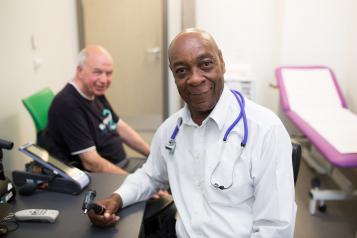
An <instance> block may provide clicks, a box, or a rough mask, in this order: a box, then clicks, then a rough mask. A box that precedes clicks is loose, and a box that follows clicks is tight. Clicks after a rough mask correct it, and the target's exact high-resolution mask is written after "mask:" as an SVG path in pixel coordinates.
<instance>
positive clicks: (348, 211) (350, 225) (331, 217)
mask: <svg viewBox="0 0 357 238" xmlns="http://www.w3.org/2000/svg"><path fill="white" fill-rule="evenodd" d="M345 172H346V173H348V174H346V176H348V178H349V179H350V180H351V181H356V182H357V171H356V170H347V171H345ZM315 175H316V173H315V172H314V171H313V170H311V169H310V168H309V167H308V166H307V164H306V163H305V162H304V161H302V163H301V167H300V171H299V177H298V182H297V185H296V190H295V191H296V203H297V206H298V210H297V217H296V226H295V236H294V237H295V238H322V237H323V238H355V237H356V238H357V236H356V231H357V200H348V201H347V200H344V201H333V202H326V205H327V211H326V213H321V212H319V211H318V210H317V212H316V214H315V215H313V216H311V215H310V214H309V195H308V191H309V190H310V181H311V179H312V178H313V177H314V176H315ZM319 178H321V183H322V184H321V187H322V188H328V189H330V188H336V186H335V185H334V183H333V182H332V181H331V179H330V178H328V177H324V176H319ZM355 186H356V183H355Z"/></svg>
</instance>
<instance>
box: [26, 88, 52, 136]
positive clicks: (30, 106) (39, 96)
mask: <svg viewBox="0 0 357 238" xmlns="http://www.w3.org/2000/svg"><path fill="white" fill-rule="evenodd" d="M53 98H54V94H53V92H52V90H51V89H49V88H44V89H42V90H40V91H38V92H36V93H35V94H33V95H31V96H29V97H27V98H24V99H22V103H23V104H24V105H25V107H26V109H27V110H28V111H29V113H30V114H31V117H32V120H33V122H34V123H35V127H36V134H37V135H36V138H37V140H38V137H39V135H40V134H41V132H42V131H43V130H44V129H45V128H46V126H47V113H48V109H49V107H50V105H51V103H52V100H53Z"/></svg>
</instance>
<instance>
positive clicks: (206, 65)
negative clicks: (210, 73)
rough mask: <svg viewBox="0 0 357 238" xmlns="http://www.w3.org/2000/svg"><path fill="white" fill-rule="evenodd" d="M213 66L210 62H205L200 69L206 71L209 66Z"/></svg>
mask: <svg viewBox="0 0 357 238" xmlns="http://www.w3.org/2000/svg"><path fill="white" fill-rule="evenodd" d="M212 65H213V62H212V61H205V62H203V63H202V64H201V67H202V68H204V69H208V68H210V67H211V66H212Z"/></svg>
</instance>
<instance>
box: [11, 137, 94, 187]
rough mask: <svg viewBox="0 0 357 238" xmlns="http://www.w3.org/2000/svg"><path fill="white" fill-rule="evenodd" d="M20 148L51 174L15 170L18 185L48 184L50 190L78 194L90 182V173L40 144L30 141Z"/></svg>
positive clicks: (14, 177)
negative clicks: (68, 163)
mask: <svg viewBox="0 0 357 238" xmlns="http://www.w3.org/2000/svg"><path fill="white" fill-rule="evenodd" d="M19 150H20V151H21V152H23V153H24V154H26V155H28V156H29V157H31V158H32V159H33V160H34V161H36V162H37V163H39V164H40V165H41V166H43V167H44V168H45V169H47V170H48V171H50V172H51V174H41V173H34V172H32V171H30V172H27V171H26V172H25V171H13V174H12V175H13V179H14V182H15V184H16V185H18V186H21V185H24V184H25V183H29V184H35V185H38V184H46V189H48V190H52V191H57V192H63V193H70V194H78V193H80V192H81V191H82V190H83V189H84V188H86V187H87V186H88V185H89V183H90V177H89V175H88V174H86V173H85V172H83V171H82V170H80V169H78V168H76V167H72V166H69V165H66V164H64V163H63V162H61V161H60V160H58V159H56V158H55V157H53V156H51V155H50V154H49V153H48V152H47V151H46V150H45V149H43V148H41V147H39V146H38V145H35V144H32V143H29V144H26V145H23V146H21V147H20V148H19Z"/></svg>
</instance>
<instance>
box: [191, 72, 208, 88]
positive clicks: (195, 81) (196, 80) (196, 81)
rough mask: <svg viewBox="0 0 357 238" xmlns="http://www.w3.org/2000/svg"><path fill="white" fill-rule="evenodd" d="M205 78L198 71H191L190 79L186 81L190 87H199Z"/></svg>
mask: <svg viewBox="0 0 357 238" xmlns="http://www.w3.org/2000/svg"><path fill="white" fill-rule="evenodd" d="M205 79H206V78H205V77H204V76H203V74H202V72H201V70H199V69H193V70H192V74H191V77H190V78H189V79H188V81H187V82H188V83H189V84H190V85H193V86H196V85H200V84H201V83H202V82H203V81H205Z"/></svg>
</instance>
